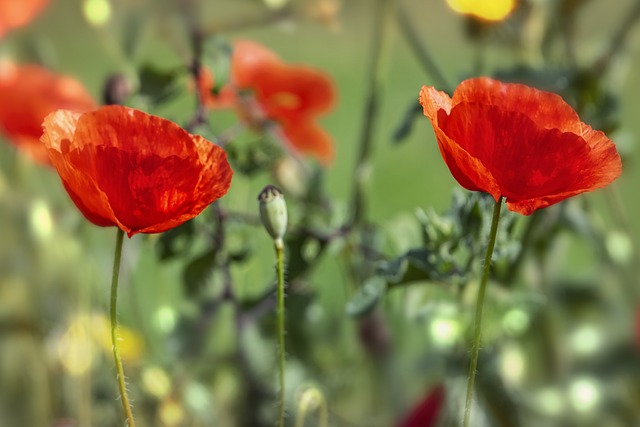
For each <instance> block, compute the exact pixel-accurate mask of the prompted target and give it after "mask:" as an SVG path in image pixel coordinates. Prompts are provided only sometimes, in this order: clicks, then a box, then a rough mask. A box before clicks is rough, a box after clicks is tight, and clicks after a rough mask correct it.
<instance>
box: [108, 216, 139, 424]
mask: <svg viewBox="0 0 640 427" xmlns="http://www.w3.org/2000/svg"><path fill="white" fill-rule="evenodd" d="M123 240H124V231H122V230H120V229H118V237H117V239H116V251H115V255H114V258H113V275H112V276H111V306H110V313H111V344H112V349H113V359H114V361H115V363H116V373H117V379H118V389H119V390H120V398H121V401H122V408H123V409H124V414H125V417H126V418H127V425H128V426H129V427H135V425H136V423H135V421H134V420H133V413H132V412H131V403H130V402H129V396H128V394H127V381H126V378H125V376H124V368H123V367H122V357H121V356H120V341H119V340H118V317H117V309H116V307H117V302H118V276H120V260H121V258H122V242H123Z"/></svg>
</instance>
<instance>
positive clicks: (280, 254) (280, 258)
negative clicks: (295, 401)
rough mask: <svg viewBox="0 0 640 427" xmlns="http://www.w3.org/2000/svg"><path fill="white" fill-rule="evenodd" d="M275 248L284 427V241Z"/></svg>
mask: <svg viewBox="0 0 640 427" xmlns="http://www.w3.org/2000/svg"><path fill="white" fill-rule="evenodd" d="M275 248H276V258H277V270H278V290H277V298H278V305H277V315H278V374H279V377H278V379H279V382H280V391H279V392H278V427H284V363H285V346H284V243H283V242H282V239H276V241H275Z"/></svg>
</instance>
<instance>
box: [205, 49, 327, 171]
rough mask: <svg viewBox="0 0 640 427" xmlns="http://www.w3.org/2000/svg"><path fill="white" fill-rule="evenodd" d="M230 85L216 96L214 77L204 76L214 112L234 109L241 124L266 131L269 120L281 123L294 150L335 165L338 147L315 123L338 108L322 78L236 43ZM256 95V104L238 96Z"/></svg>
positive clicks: (207, 94)
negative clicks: (231, 105)
mask: <svg viewBox="0 0 640 427" xmlns="http://www.w3.org/2000/svg"><path fill="white" fill-rule="evenodd" d="M230 80H231V82H230V84H229V85H226V86H224V87H222V88H221V90H220V92H219V93H218V94H217V95H216V96H213V95H212V94H211V87H213V77H212V76H211V75H209V74H204V76H203V78H202V79H201V82H200V90H201V93H202V95H203V97H204V99H205V102H206V103H207V105H208V106H209V107H211V108H220V107H228V106H229V104H230V103H232V104H234V105H235V106H236V108H237V109H238V110H239V113H240V116H241V117H242V119H243V120H244V121H246V122H248V123H249V125H251V126H252V127H255V128H261V127H262V124H263V122H264V120H265V119H269V120H273V121H275V122H277V123H278V124H279V125H280V127H281V128H282V134H283V135H284V136H285V140H286V141H287V142H288V143H289V144H290V145H291V147H292V148H293V149H295V150H297V151H300V152H303V153H309V154H313V155H314V156H316V157H317V158H318V159H319V160H320V161H321V162H323V163H328V162H330V161H331V160H332V159H333V155H334V150H333V142H332V139H331V137H330V136H329V134H328V133H326V132H325V131H324V130H322V128H321V127H320V126H318V124H317V123H316V120H315V118H316V117H317V116H319V115H321V114H324V113H326V112H328V111H329V110H330V109H331V107H332V106H333V104H334V100H335V90H334V87H333V83H332V82H331V80H330V79H329V78H328V77H327V76H326V75H325V74H324V73H322V72H320V71H317V70H315V69H312V68H310V67H306V66H303V65H290V64H285V63H284V62H282V61H281V60H280V59H279V58H278V57H277V56H276V55H275V54H274V53H273V52H271V51H269V50H267V49H266V48H264V47H263V46H261V45H259V44H257V43H255V42H251V41H245V40H241V41H237V42H236V43H235V44H234V49H233V54H232V58H231V78H230ZM239 91H251V92H252V93H253V95H254V97H255V101H256V102H255V103H247V102H245V101H243V100H242V97H241V96H240V95H239V94H238V92H239Z"/></svg>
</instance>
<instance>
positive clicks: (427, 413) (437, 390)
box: [398, 384, 445, 427]
mask: <svg viewBox="0 0 640 427" xmlns="http://www.w3.org/2000/svg"><path fill="white" fill-rule="evenodd" d="M444 398H445V392H444V386H443V385H442V384H438V385H436V386H435V387H434V388H432V389H431V390H429V391H428V392H427V394H426V395H425V396H424V397H423V398H422V400H420V401H419V402H418V403H417V404H416V406H414V407H413V408H412V409H411V411H410V412H409V413H408V414H407V416H406V417H405V418H404V419H403V420H402V421H401V422H400V423H399V424H398V427H433V426H435V425H436V422H437V421H438V417H439V416H440V412H441V410H442V405H443V404H444Z"/></svg>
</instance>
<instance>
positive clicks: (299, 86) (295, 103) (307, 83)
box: [253, 64, 336, 121]
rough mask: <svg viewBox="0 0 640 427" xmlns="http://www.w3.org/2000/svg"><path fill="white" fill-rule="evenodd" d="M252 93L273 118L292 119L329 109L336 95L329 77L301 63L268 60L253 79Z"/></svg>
mask: <svg viewBox="0 0 640 427" xmlns="http://www.w3.org/2000/svg"><path fill="white" fill-rule="evenodd" d="M253 88H254V89H255V91H256V97H257V98H258V100H259V102H260V103H261V104H262V105H263V108H264V110H265V112H266V114H267V115H268V116H269V117H271V118H273V119H274V120H288V121H295V120H299V119H301V118H303V117H309V116H312V115H318V114H321V113H324V112H326V111H328V110H330V109H331V107H332V106H333V104H334V101H335V98H336V95H335V89H334V87H333V83H332V81H331V80H330V79H329V78H328V77H327V76H326V75H325V74H324V73H322V72H320V71H317V70H314V69H312V68H309V67H305V66H296V65H285V64H272V65H271V66H268V67H265V68H263V69H262V72H261V73H260V74H259V76H257V77H256V79H255V82H254V83H253Z"/></svg>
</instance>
